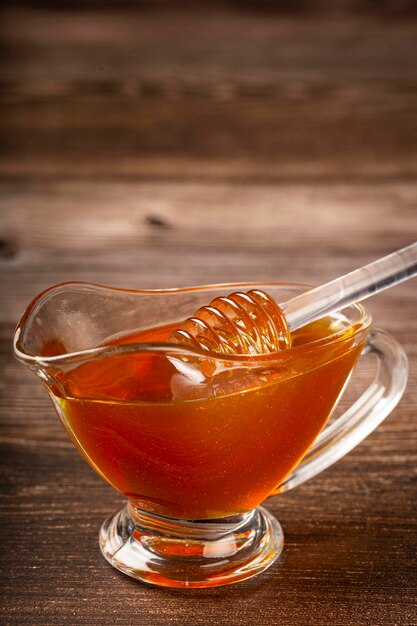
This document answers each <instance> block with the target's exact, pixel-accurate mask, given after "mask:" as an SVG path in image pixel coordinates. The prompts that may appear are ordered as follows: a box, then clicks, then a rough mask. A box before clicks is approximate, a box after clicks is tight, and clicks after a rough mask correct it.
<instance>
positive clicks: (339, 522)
mask: <svg viewBox="0 0 417 626" xmlns="http://www.w3.org/2000/svg"><path fill="white" fill-rule="evenodd" d="M26 4H27V3H26ZM81 4H83V3H81ZM84 4H86V6H87V4H88V6H89V8H85V7H84V9H83V10H78V9H77V8H75V9H74V8H73V9H72V10H62V11H57V10H55V9H54V8H53V7H52V8H48V6H47V5H48V3H44V4H43V6H44V8H43V9H36V10H35V9H33V8H27V7H26V8H25V7H24V5H25V3H20V5H21V8H20V9H16V8H15V7H14V6H10V7H9V8H6V9H3V15H2V17H3V19H2V30H3V32H2V49H1V51H2V55H1V60H0V70H1V75H2V85H1V87H2V103H1V115H0V139H1V149H2V153H1V155H0V194H1V208H0V271H1V284H0V366H1V373H2V375H1V378H0V445H1V448H2V450H1V462H2V492H3V498H2V502H1V505H0V506H1V541H2V581H1V582H2V590H3V595H4V598H5V601H4V603H3V608H2V609H1V610H2V613H1V615H2V620H3V621H2V623H4V624H10V625H13V626H14V625H19V626H20V625H23V624H28V625H34V624H40V625H54V624H58V623H59V624H68V625H77V624H89V625H90V624H91V625H97V626H103V625H107V624H108V625H109V626H112V625H114V624H121V625H131V624H141V625H144V626H145V625H149V626H159V625H161V626H163V625H166V624H178V625H183V624H184V625H187V626H188V625H189V626H200V625H201V626H203V625H204V626H206V625H209V624H218V625H222V626H223V625H224V626H229V625H231V626H234V625H245V626H252V625H254V624H256V625H258V624H259V625H262V626H264V625H265V626H266V625H268V626H269V625H271V626H277V625H278V624H285V626H303V625H306V626H307V625H312V626H313V625H314V626H317V625H321V624H326V623H329V624H332V626H333V625H335V626H342V625H343V626H364V625H365V626H366V625H372V626H386V625H388V624H389V625H390V626H391V625H392V626H395V625H397V626H414V624H416V623H417V612H416V603H415V600H416V565H415V552H416V524H415V518H416V506H415V502H416V495H417V494H416V482H415V468H416V429H415V416H416V406H417V392H416V380H417V348H416V330H417V322H416V298H415V284H414V283H412V282H410V283H406V284H403V285H401V286H399V287H397V288H395V289H394V290H392V291H389V292H387V293H384V294H380V295H379V296H377V297H375V298H374V299H373V300H372V301H371V302H369V308H370V309H371V312H372V314H373V317H374V323H375V325H376V326H379V327H383V328H385V329H386V330H388V331H390V332H392V333H393V334H394V335H395V336H396V337H397V339H398V340H399V341H400V342H401V343H402V344H403V345H404V347H405V349H406V350H407V353H408V356H409V359H410V380H409V384H408V387H407V389H406V392H405V394H404V397H403V399H402V401H401V403H400V405H399V406H398V408H397V409H396V410H395V411H394V412H393V414H392V415H391V416H390V417H389V418H388V419H387V420H386V421H385V422H384V423H383V424H382V425H381V426H380V427H379V428H378V430H377V431H376V432H375V433H374V434H372V435H371V436H370V437H369V438H368V439H367V440H365V441H364V442H363V443H362V444H361V445H360V446H359V447H358V448H357V449H356V450H354V451H353V452H352V453H350V454H349V455H348V456H347V457H346V458H345V459H343V460H341V461H340V462H339V463H337V464H336V465H335V466H334V467H333V468H331V469H329V470H328V471H326V472H324V473H323V474H321V475H320V476H319V477H317V478H316V479H314V481H312V482H310V483H307V484H306V485H304V486H302V487H301V488H299V489H297V490H296V491H294V492H289V493H287V494H284V495H282V496H280V497H277V498H275V499H272V500H270V501H269V502H268V507H269V508H270V509H271V511H273V513H274V514H276V515H277V517H278V518H279V519H280V521H281V523H282V525H283V528H284V532H285V538H286V550H285V554H284V558H283V560H282V561H281V563H280V565H279V566H278V567H275V568H273V569H271V570H270V571H269V572H268V573H266V574H265V575H262V576H260V577H258V578H255V579H253V580H251V581H246V582H243V583H240V584H239V585H236V586H231V587H228V588H223V589H217V590H207V591H192V592H185V591H169V590H161V589H156V588H151V587H145V586H143V585H141V584H139V583H136V582H134V581H132V580H130V579H128V578H127V577H125V576H123V575H121V574H119V573H118V572H116V571H115V570H113V569H112V568H111V567H110V566H109V565H108V564H107V563H106V562H105V561H104V559H103V558H102V557H101V555H100V552H99V549H98V544H97V535H98V530H99V527H100V524H101V522H102V521H103V519H104V518H105V517H106V516H107V515H108V514H109V513H110V512H112V511H113V510H115V509H116V508H117V507H118V506H120V503H121V502H122V500H121V498H120V497H119V496H118V495H116V494H115V492H113V491H112V489H111V488H110V487H108V486H106V485H105V484H104V482H102V481H101V480H100V479H99V478H98V477H97V476H96V475H95V474H94V472H93V471H92V470H91V469H90V468H89V467H88V466H87V465H86V463H85V462H84V461H83V460H82V459H81V458H80V457H79V456H78V455H77V453H76V451H75V450H74V449H73V447H72V444H71V443H70V441H69V440H68V439H67V436H66V435H65V433H64V432H63V430H62V428H61V426H60V424H59V422H58V420H57V418H56V416H55V414H54V412H53V408H52V406H51V404H50V401H49V399H48V397H47V394H46V392H45V390H44V389H42V387H41V386H40V385H39V383H38V382H37V381H36V380H35V378H34V377H33V375H32V374H31V373H30V372H28V371H26V370H25V369H24V368H23V367H22V366H21V365H19V364H18V363H17V362H16V361H14V360H13V358H12V356H11V351H10V339H11V335H12V332H13V328H14V325H15V324H16V322H17V320H18V318H19V316H20V315H21V313H22V312H23V309H24V307H25V306H26V305H27V304H28V303H29V301H30V300H31V299H32V298H33V297H34V296H35V295H36V294H37V293H38V292H39V291H41V290H42V289H44V288H45V287H47V286H49V285H51V284H53V283H57V282H61V281H65V280H73V279H75V280H88V281H94V282H98V283H103V284H110V285H115V286H124V287H170V286H181V285H190V284H199V283H210V282H226V281H239V280H280V279H282V280H285V281H296V282H297V281H298V282H299V281H303V282H310V283H320V282H323V281H325V280H328V279H330V278H332V277H335V276H336V275H338V274H341V273H343V272H346V271H348V270H350V269H353V268H354V267H356V266H359V265H360V264H362V263H366V262H368V261H371V260H372V259H374V258H376V257H378V256H380V255H383V254H386V253H388V252H389V251H391V250H393V249H395V248H399V247H401V246H403V245H407V244H408V243H410V242H411V241H412V240H413V239H416V232H417V193H416V192H417V150H416V146H417V141H416V137H417V114H416V111H417V106H416V105H417V65H416V63H415V60H416V45H415V41H416V40H417V37H416V36H417V26H416V22H415V20H414V19H413V17H412V16H413V10H412V3H402V6H403V8H404V12H405V13H406V14H407V17H406V18H404V17H403V18H401V17H399V16H397V19H395V20H385V19H380V18H379V17H378V18H377V17H375V15H374V14H372V13H370V12H369V11H368V13H366V14H362V13H361V14H360V15H358V14H355V12H353V16H352V15H350V16H349V17H344V18H343V19H342V18H341V17H340V15H339V16H338V15H336V14H335V15H334V16H331V17H329V15H327V16H324V17H320V19H318V18H317V16H316V15H312V14H311V12H310V11H309V10H307V9H308V7H307V9H306V10H305V11H303V10H302V11H301V12H300V14H299V16H297V15H296V12H291V11H290V12H289V14H284V13H278V12H274V11H255V10H253V6H252V5H251V3H240V6H241V7H242V6H243V5H245V10H240V11H237V10H236V6H237V4H236V3H229V5H228V8H227V9H224V8H221V7H220V6H217V8H216V9H215V10H213V11H211V12H210V13H208V12H207V11H205V12H201V11H199V12H197V11H195V10H189V9H187V10H185V11H182V12H179V11H177V12H175V13H174V12H173V11H172V10H169V9H166V8H164V9H163V10H158V11H155V10H153V9H152V8H150V7H149V6H148V7H147V10H146V11H145V10H144V9H143V3H142V5H140V3H139V5H138V6H139V8H136V9H134V8H129V6H128V5H132V6H133V4H137V3H124V10H117V9H115V8H114V5H113V8H111V9H106V10H104V9H101V8H100V6H99V5H98V4H97V3H94V2H90V3H84ZM107 4H110V3H107ZM145 4H146V3H145ZM159 4H161V3H159ZM162 4H163V3H162ZM252 4H253V3H252ZM284 4H287V5H288V4H290V3H284ZM307 4H308V3H307ZM310 4H311V5H317V6H318V4H320V3H310ZM337 4H338V5H339V8H340V7H341V5H342V4H343V3H337ZM345 4H346V6H351V7H353V6H354V4H355V3H345ZM148 5H149V3H148ZM321 5H323V6H324V5H325V3H321ZM371 5H372V3H366V6H367V8H368V9H369V8H370V7H371ZM51 6H52V5H51ZM78 6H80V5H78ZM384 6H385V8H387V10H388V9H389V7H390V3H389V2H387V3H384ZM94 7H95V8H94ZM407 7H408V9H409V10H408V12H407ZM313 13H314V11H313ZM336 13H337V12H336ZM399 13H401V11H400V12H399ZM370 375H371V365H369V364H367V363H364V364H363V365H362V366H361V369H360V370H359V371H358V372H357V374H356V376H355V377H354V378H353V380H352V385H351V388H350V391H349V394H350V395H349V396H347V397H346V398H345V400H344V405H347V404H348V402H349V401H350V399H352V398H353V397H355V396H357V395H358V394H359V392H360V390H361V389H362V388H363V386H364V385H365V384H366V382H367V381H368V380H369V377H370Z"/></svg>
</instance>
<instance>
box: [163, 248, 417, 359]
mask: <svg viewBox="0 0 417 626" xmlns="http://www.w3.org/2000/svg"><path fill="white" fill-rule="evenodd" d="M416 274H417V242H414V243H412V244H411V245H410V246H407V247H406V248H402V249H401V250H397V251H396V252H393V253H392V254H388V255H387V256H384V257H382V258H381V259H378V260H377V261H373V263H369V264H368V265H364V266H363V267H361V268H359V269H357V270H354V271H353V272H349V273H348V274H345V275H344V276H341V277H340V278H336V279H335V280H332V281H330V282H328V283H325V284H324V285H321V286H320V287H315V288H314V289H310V290H308V291H306V292H304V293H302V294H300V295H298V296H296V297H295V298H292V299H291V300H288V301H287V302H283V303H280V304H277V303H276V302H275V301H274V300H273V299H272V298H271V296H269V295H268V294H267V293H265V292H264V291H261V290H258V289H252V290H251V291H248V292H235V293H232V294H230V295H229V296H227V297H223V296H220V297H217V298H215V299H214V300H212V301H211V302H210V303H209V304H208V305H207V306H203V307H201V308H200V309H199V310H198V311H197V312H196V313H195V315H193V316H192V317H190V318H188V319H187V320H185V322H184V323H183V324H182V325H181V327H180V328H178V329H176V330H175V331H174V332H173V333H172V334H171V337H170V341H171V342H174V343H181V344H186V345H191V346H193V347H197V348H202V349H204V350H208V351H212V352H220V353H223V354H245V355H247V354H249V355H250V354H252V355H256V354H264V353H271V352H276V351H278V350H282V349H285V348H288V347H290V345H291V332H292V331H294V330H297V328H301V327H302V326H305V325H307V324H310V323H311V322H314V321H316V320H318V319H320V318H322V317H325V316H327V315H330V314H331V313H334V312H335V311H337V310H340V309H343V308H344V307H346V306H349V305H350V304H353V303H354V302H361V301H362V300H365V299H366V298H369V297H370V296H372V295H374V294H376V293H379V292H380V291H383V290H384V289H388V288H389V287H393V286H394V285H396V284H398V283H400V282H402V281H404V280H407V279H409V278H412V277H413V276H416Z"/></svg>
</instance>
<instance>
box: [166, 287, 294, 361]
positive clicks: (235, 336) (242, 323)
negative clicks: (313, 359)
mask: <svg viewBox="0 0 417 626" xmlns="http://www.w3.org/2000/svg"><path fill="white" fill-rule="evenodd" d="M170 341H171V342H173V343H181V344H186V345H191V346H193V347H197V348H202V349H204V350H207V351H210V352H219V353H222V354H244V355H248V354H253V355H255V354H265V353H270V352H277V351H278V350H282V349H285V348H288V347H289V346H290V344H291V335H290V331H289V328H288V325H287V322H286V320H285V317H284V314H283V312H282V311H281V309H280V308H279V306H278V305H277V304H276V302H275V301H274V300H273V299H272V298H271V297H270V296H269V295H268V294H266V293H265V292H264V291H261V290H259V289H252V290H251V291H248V292H246V293H244V292H235V293H232V294H230V295H229V296H227V297H223V296H221V297H218V298H215V299H214V300H212V301H211V302H210V304H208V305H207V306H203V307H201V308H200V309H198V311H197V312H196V313H195V315H193V317H189V318H188V319H186V320H185V322H184V323H183V324H182V325H181V327H180V328H178V329H177V330H175V331H174V332H173V333H172V334H171V336H170Z"/></svg>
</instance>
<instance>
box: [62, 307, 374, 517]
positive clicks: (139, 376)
mask: <svg viewBox="0 0 417 626" xmlns="http://www.w3.org/2000/svg"><path fill="white" fill-rule="evenodd" d="M183 324H184V322H181V321H179V322H177V323H176V324H170V325H166V326H163V327H156V328H153V329H152V328H151V329H148V330H145V331H141V332H137V333H132V334H130V335H129V336H126V337H123V338H117V339H116V340H113V341H112V342H110V343H109V344H108V345H112V346H117V345H121V344H138V343H140V344H142V347H141V350H137V351H133V350H132V353H126V352H123V353H119V354H118V353H115V354H114V355H113V356H111V355H109V354H107V355H105V356H98V357H96V358H95V359H93V360H91V359H90V360H89V361H86V362H84V363H81V364H77V365H75V366H72V367H71V368H68V369H67V371H62V372H60V373H59V379H60V382H61V384H56V385H54V386H53V388H52V393H53V397H54V399H55V404H56V407H57V410H58V413H59V414H60V416H61V419H62V421H63V423H64V426H65V428H66V429H67V431H68V433H69V434H70V436H71V438H72V440H73V441H74V443H75V444H76V446H77V447H78V448H79V450H80V451H81V453H82V454H83V456H84V457H85V458H86V459H87V461H88V462H89V463H90V464H91V465H92V466H93V467H94V468H95V469H96V471H98V472H99V474H100V475H102V476H103V477H104V478H105V479H106V480H107V481H108V482H109V483H110V484H111V485H113V486H114V487H115V488H116V489H118V490H119V491H120V492H122V493H123V494H125V495H126V496H127V497H128V498H130V499H131V501H133V503H135V504H137V505H138V506H139V507H140V508H142V509H144V510H148V511H152V512H156V513H159V514H161V515H165V516H167V517H171V518H178V519H190V520H191V519H192V520H201V519H210V518H219V517H224V516H229V515H234V514H238V513H242V512H246V511H248V510H250V509H253V508H254V507H256V506H257V505H258V504H260V503H261V502H262V501H263V500H264V499H265V498H266V497H267V496H268V495H269V494H270V493H271V492H272V491H273V490H274V489H275V488H276V487H277V486H278V485H279V484H280V483H281V482H282V481H283V480H284V479H285V477H286V476H287V475H288V474H289V473H290V472H291V471H292V469H293V468H294V467H295V466H296V465H297V464H298V462H299V461H300V459H301V458H302V457H303V456H304V454H305V453H306V451H307V450H308V449H309V447H310V446H311V444H312V443H313V441H314V440H315V438H316V437H317V435H318V433H319V432H320V431H321V429H322V428H323V426H324V425H325V423H326V421H327V419H328V417H329V415H330V413H331V411H332V408H333V406H334V404H335V402H336V400H337V398H338V396H339V394H340V392H341V390H342V388H343V385H344V383H345V381H346V379H347V377H348V375H349V373H350V372H351V370H352V368H353V366H354V364H355V362H356V360H357V359H358V357H359V355H360V352H361V349H362V346H363V342H364V340H365V337H364V334H363V333H361V334H360V337H359V338H358V336H357V335H355V334H354V333H352V330H351V327H349V325H348V324H347V323H343V322H341V321H340V320H338V319H336V318H325V319H322V320H319V321H318V322H314V323H313V324H310V325H309V326H306V327H304V328H302V329H300V330H299V331H296V332H294V333H292V336H291V344H292V347H291V349H288V350H281V351H279V352H272V353H270V354H268V355H265V356H264V357H263V356H261V357H255V358H254V357H248V356H245V355H244V354H242V357H241V360H239V358H240V357H239V355H238V356H234V357H228V354H229V353H232V350H227V349H226V350H223V353H225V354H226V356H223V355H222V354H220V355H219V354H217V355H216V359H213V357H212V353H211V352H210V351H209V350H207V346H206V352H207V356H205V355H204V350H196V351H195V354H194V353H193V352H192V350H190V354H188V355H187V354H184V351H182V352H181V351H180V350H179V351H178V353H176V350H175V344H174V345H172V352H171V351H167V350H166V345H165V350H159V349H158V344H162V343H165V344H167V343H173V336H174V335H175V333H176V332H177V330H178V329H179V328H183V326H182V325H183ZM268 341H269V339H268ZM179 343H180V342H179ZM185 343H186V342H185ZM147 344H150V345H149V346H148V347H147V349H146V345H147ZM144 347H145V349H144ZM223 358H224V360H222V359H223ZM189 372H191V373H190V374H189ZM63 390H65V392H64V391H63Z"/></svg>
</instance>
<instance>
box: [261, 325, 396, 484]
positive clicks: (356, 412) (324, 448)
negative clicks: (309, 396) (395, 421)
mask: <svg viewBox="0 0 417 626" xmlns="http://www.w3.org/2000/svg"><path fill="white" fill-rule="evenodd" d="M366 354H375V355H376V358H377V371H376V375H375V378H374V380H373V382H372V383H371V384H370V386H369V387H368V388H367V389H366V391H365V392H364V393H363V394H362V395H361V396H360V398H358V400H356V402H355V403H354V404H352V406H351V407H349V408H348V409H347V411H345V413H343V415H341V416H340V417H339V418H338V419H337V420H336V421H334V422H333V423H332V424H330V426H328V427H327V428H325V429H324V430H323V431H322V432H321V433H320V435H319V436H318V437H317V439H316V441H315V442H314V444H313V445H312V446H311V448H310V449H309V451H308V452H307V454H306V455H305V456H304V458H303V460H302V461H301V463H300V464H299V465H297V467H296V468H295V469H294V471H293V472H292V473H291V474H290V475H289V476H287V478H286V479H285V480H284V482H283V483H281V484H280V485H279V487H277V488H276V489H275V490H274V491H273V492H272V493H271V494H270V495H275V494H277V493H282V492H284V491H288V490H289V489H294V487H298V485H301V484H302V483H304V482H305V481H306V480H310V478H313V476H316V474H319V473H320V472H322V471H323V470H325V469H326V468H327V467H329V466H330V465H333V463H335V462H336V461H338V460H339V459H341V458H342V456H344V455H345V454H347V453H348V452H350V451H351V450H352V449H353V448H354V447H355V446H357V445H358V444H359V443H360V442H361V441H362V440H363V439H365V437H367V436H368V435H369V434H370V433H371V432H372V431H373V430H374V429H375V428H376V427H377V426H378V425H379V424H380V423H381V422H382V421H383V420H384V419H385V418H386V417H387V416H388V415H389V414H390V413H391V411H392V410H393V409H394V407H395V406H396V405H397V404H398V402H399V401H400V399H401V396H402V394H403V392H404V389H405V386H406V383H407V376H408V360H407V355H406V354H405V352H404V350H403V348H402V347H401V346H400V344H399V343H398V342H397V341H396V340H395V339H394V337H392V336H391V335H390V334H389V333H386V332H385V331H383V330H375V331H373V332H371V333H370V335H369V337H368V339H367V341H366V343H365V346H364V349H363V351H362V355H366Z"/></svg>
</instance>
